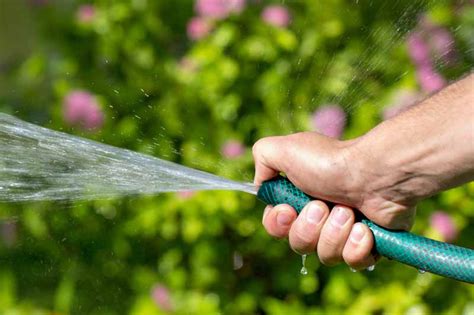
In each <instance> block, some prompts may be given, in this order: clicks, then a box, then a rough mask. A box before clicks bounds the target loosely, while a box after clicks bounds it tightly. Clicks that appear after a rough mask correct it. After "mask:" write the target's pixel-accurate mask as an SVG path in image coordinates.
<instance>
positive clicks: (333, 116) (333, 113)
mask: <svg viewBox="0 0 474 315" xmlns="http://www.w3.org/2000/svg"><path fill="white" fill-rule="evenodd" d="M311 120H312V125H313V129H314V130H316V131H318V132H320V133H322V134H323V135H325V136H328V137H332V138H340V137H341V136H342V133H343V132H344V127H345V126H346V113H345V112H344V110H343V109H342V108H341V107H340V106H339V105H326V106H323V107H320V108H319V109H318V110H317V111H315V112H314V114H313V116H312V118H311Z"/></svg>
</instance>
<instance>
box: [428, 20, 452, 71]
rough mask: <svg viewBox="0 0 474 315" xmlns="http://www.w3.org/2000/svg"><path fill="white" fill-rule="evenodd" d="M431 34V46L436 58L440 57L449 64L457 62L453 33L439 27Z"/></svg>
mask: <svg viewBox="0 0 474 315" xmlns="http://www.w3.org/2000/svg"><path fill="white" fill-rule="evenodd" d="M430 34H431V37H430V44H431V47H432V49H433V52H434V54H435V56H439V57H440V58H441V59H442V60H444V61H445V62H447V63H453V62H454V61H455V60H456V48H455V45H454V38H453V35H452V34H451V32H449V31H448V30H446V29H445V28H443V27H437V28H436V29H434V30H433V31H432V32H431V33H430Z"/></svg>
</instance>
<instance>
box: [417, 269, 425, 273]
mask: <svg viewBox="0 0 474 315" xmlns="http://www.w3.org/2000/svg"><path fill="white" fill-rule="evenodd" d="M425 272H426V270H423V269H418V273H420V274H424V273H425Z"/></svg>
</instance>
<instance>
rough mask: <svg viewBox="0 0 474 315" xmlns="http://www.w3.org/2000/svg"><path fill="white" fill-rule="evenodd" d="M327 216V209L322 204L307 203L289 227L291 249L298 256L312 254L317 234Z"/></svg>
mask: <svg viewBox="0 0 474 315" xmlns="http://www.w3.org/2000/svg"><path fill="white" fill-rule="evenodd" d="M328 216H329V208H328V206H327V205H326V204H325V203H324V202H322V201H311V202H310V203H308V204H307V205H306V206H305V207H304V208H303V210H302V211H301V213H300V215H299V216H298V218H297V219H296V220H295V222H294V223H293V225H292V226H291V229H290V233H289V239H290V245H291V248H293V250H294V251H295V252H297V253H300V254H309V253H312V252H314V251H315V250H316V245H317V243H318V240H319V234H320V232H321V229H322V227H323V225H324V223H325V222H326V219H327V217H328Z"/></svg>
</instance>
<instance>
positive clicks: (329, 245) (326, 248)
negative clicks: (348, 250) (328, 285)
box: [318, 241, 342, 266]
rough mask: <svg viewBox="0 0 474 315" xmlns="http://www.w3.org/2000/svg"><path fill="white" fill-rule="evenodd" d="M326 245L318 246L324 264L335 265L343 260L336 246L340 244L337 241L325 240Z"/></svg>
mask: <svg viewBox="0 0 474 315" xmlns="http://www.w3.org/2000/svg"><path fill="white" fill-rule="evenodd" d="M323 242H324V243H321V244H324V245H321V244H320V246H318V256H319V260H320V261H321V263H322V264H323V265H326V266H333V265H336V264H337V263H339V262H341V261H342V256H341V255H340V254H339V253H338V251H337V250H335V248H337V247H338V246H339V244H337V243H336V242H333V241H323Z"/></svg>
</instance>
